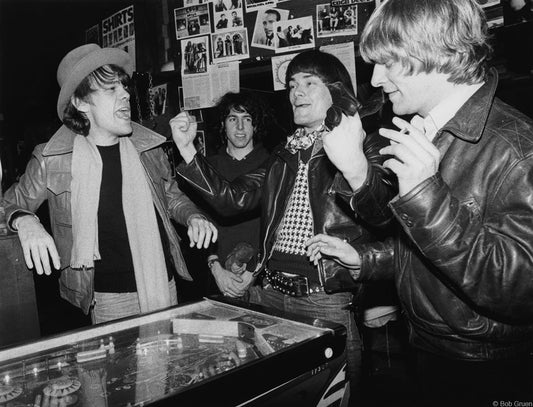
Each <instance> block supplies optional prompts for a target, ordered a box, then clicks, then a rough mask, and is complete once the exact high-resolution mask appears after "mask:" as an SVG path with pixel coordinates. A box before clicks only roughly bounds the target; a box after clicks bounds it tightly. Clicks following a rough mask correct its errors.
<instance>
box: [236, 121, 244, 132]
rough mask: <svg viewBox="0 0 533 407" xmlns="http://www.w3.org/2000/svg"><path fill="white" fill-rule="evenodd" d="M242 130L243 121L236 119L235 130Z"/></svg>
mask: <svg viewBox="0 0 533 407" xmlns="http://www.w3.org/2000/svg"><path fill="white" fill-rule="evenodd" d="M243 128H244V120H243V119H237V129H239V130H242V129H243Z"/></svg>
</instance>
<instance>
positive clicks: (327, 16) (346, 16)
mask: <svg viewBox="0 0 533 407" xmlns="http://www.w3.org/2000/svg"><path fill="white" fill-rule="evenodd" d="M316 30H317V36H318V38H324V37H333V36H338V35H357V31H358V21H357V6H356V5H348V6H335V7H333V6H331V5H330V4H329V3H324V4H319V5H317V6H316Z"/></svg>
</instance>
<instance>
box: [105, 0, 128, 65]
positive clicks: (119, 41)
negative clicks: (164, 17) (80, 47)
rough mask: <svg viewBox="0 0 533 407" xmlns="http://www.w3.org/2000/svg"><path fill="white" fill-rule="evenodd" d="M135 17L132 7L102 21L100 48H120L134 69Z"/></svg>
mask: <svg viewBox="0 0 533 407" xmlns="http://www.w3.org/2000/svg"><path fill="white" fill-rule="evenodd" d="M134 21H135V16H134V9H133V6H129V7H126V8H124V9H122V10H120V11H117V12H116V13H114V14H112V15H111V16H109V17H107V18H104V19H103V20H102V47H113V48H120V49H123V50H124V51H126V52H127V53H128V54H129V55H130V57H131V60H132V61H133V69H134V70H135V67H136V63H135V61H136V58H135V24H134Z"/></svg>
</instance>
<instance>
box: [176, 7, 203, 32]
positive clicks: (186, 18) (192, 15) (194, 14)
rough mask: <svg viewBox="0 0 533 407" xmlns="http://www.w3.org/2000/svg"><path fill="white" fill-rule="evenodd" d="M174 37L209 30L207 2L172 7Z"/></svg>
mask: <svg viewBox="0 0 533 407" xmlns="http://www.w3.org/2000/svg"><path fill="white" fill-rule="evenodd" d="M174 22H175V27H176V39H180V38H187V37H194V36H196V35H201V34H208V33H210V32H211V22H210V19H209V8H208V4H199V5H196V6H187V7H181V8H176V9H174Z"/></svg>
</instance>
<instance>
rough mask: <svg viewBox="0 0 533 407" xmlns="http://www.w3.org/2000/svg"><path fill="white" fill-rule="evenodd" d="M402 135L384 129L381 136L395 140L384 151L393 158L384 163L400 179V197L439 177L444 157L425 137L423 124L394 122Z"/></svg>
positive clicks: (397, 120)
mask: <svg viewBox="0 0 533 407" xmlns="http://www.w3.org/2000/svg"><path fill="white" fill-rule="evenodd" d="M392 122H393V123H394V125H395V126H397V127H398V128H400V129H401V131H397V130H391V129H380V130H379V134H381V135H382V136H383V137H386V138H388V139H389V140H391V145H390V146H387V147H384V148H382V149H381V150H380V151H379V152H380V154H382V155H392V156H394V157H393V158H391V159H388V160H386V161H385V162H384V163H383V167H385V168H389V169H390V170H391V171H393V172H394V173H395V174H396V176H397V177H398V185H399V195H400V196H403V195H405V194H407V193H408V192H409V191H411V190H412V189H413V188H414V187H416V186H417V185H418V184H420V183H421V182H422V181H424V180H426V179H428V178H429V177H432V176H433V175H435V173H436V172H437V171H438V169H439V162H440V153H439V150H438V149H437V147H435V146H434V145H433V144H432V143H431V141H429V139H428V138H427V137H426V136H425V134H424V132H423V130H422V127H421V124H420V123H419V122H416V121H413V122H412V123H409V122H407V121H405V120H402V119H400V118H399V117H395V118H393V119H392Z"/></svg>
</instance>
